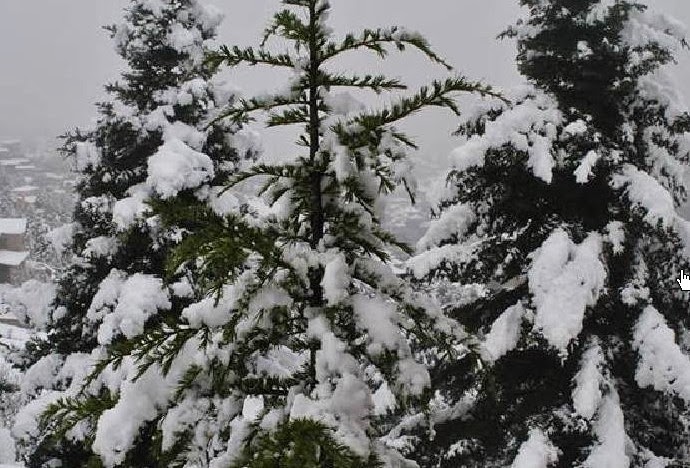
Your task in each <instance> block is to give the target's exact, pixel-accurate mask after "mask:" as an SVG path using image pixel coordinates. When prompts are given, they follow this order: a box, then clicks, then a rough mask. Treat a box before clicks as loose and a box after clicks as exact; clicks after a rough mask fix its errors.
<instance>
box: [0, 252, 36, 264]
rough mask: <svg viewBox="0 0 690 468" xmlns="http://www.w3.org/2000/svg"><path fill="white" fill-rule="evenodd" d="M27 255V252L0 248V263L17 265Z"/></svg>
mask: <svg viewBox="0 0 690 468" xmlns="http://www.w3.org/2000/svg"><path fill="white" fill-rule="evenodd" d="M28 256H29V252H13V251H12V250H0V265H7V266H19V265H21V264H22V262H23V261H24V260H26V258H27V257H28Z"/></svg>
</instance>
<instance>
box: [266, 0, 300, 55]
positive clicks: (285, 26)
mask: <svg viewBox="0 0 690 468" xmlns="http://www.w3.org/2000/svg"><path fill="white" fill-rule="evenodd" d="M293 5H297V6H302V7H308V6H309V5H308V4H306V5H304V4H302V3H300V4H293ZM276 35H277V36H281V37H284V38H285V39H288V40H291V41H296V42H305V40H306V39H305V38H307V37H308V36H309V25H308V24H305V23H304V22H303V21H302V20H301V19H300V17H299V16H297V15H296V14H295V13H294V12H292V11H290V10H281V11H279V12H278V13H276V14H275V15H273V22H272V23H271V25H270V26H269V27H268V28H266V30H265V31H264V37H263V39H262V41H261V47H263V46H265V45H266V42H267V41H268V39H269V38H270V37H271V36H276Z"/></svg>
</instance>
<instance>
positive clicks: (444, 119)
mask: <svg viewBox="0 0 690 468" xmlns="http://www.w3.org/2000/svg"><path fill="white" fill-rule="evenodd" d="M212 3H214V4H215V5H216V6H218V7H220V8H221V9H222V10H223V11H224V12H225V13H226V19H225V22H224V24H223V25H222V27H221V30H220V35H219V42H221V43H228V44H237V45H255V44H256V43H257V40H258V39H259V38H260V34H261V32H262V30H263V28H264V27H265V26H266V24H267V22H268V20H269V18H270V15H271V13H272V12H273V11H274V10H275V7H276V6H277V5H278V4H279V0H216V1H214V2H212ZM648 3H649V5H650V6H651V7H653V8H655V9H658V10H660V11H663V12H666V13H669V14H671V15H673V16H675V17H677V18H678V19H680V20H681V21H683V22H685V23H686V24H690V1H688V0H650V1H648ZM126 4H127V1H126V0H0V138H2V137H15V138H21V139H24V140H32V139H36V138H52V137H54V136H57V135H59V134H61V133H63V132H64V131H66V130H68V129H70V128H74V127H75V126H78V125H83V124H87V123H88V122H89V121H90V119H91V118H92V117H93V116H94V107H93V103H94V102H95V101H97V100H98V99H101V98H103V96H104V94H103V85H104V84H105V83H106V82H108V81H110V80H113V79H114V78H116V77H117V74H118V71H119V70H120V69H121V67H122V62H121V61H120V59H119V58H118V57H117V56H116V54H115V51H114V48H113V46H112V43H111V41H110V39H109V37H108V35H107V33H106V32H105V31H103V30H102V29H101V26H102V25H106V24H111V23H116V22H119V21H120V18H121V13H122V8H123V7H124V6H126ZM332 4H333V7H334V8H333V13H332V15H331V19H332V26H333V27H334V29H335V31H336V33H343V32H347V31H350V30H357V29H360V28H362V27H378V26H387V25H393V24H399V25H404V26H406V27H409V28H410V29H414V30H418V31H420V32H422V33H423V34H424V35H425V36H426V37H427V38H428V39H429V41H430V42H431V44H432V45H433V46H434V47H435V49H436V50H437V51H438V52H440V53H441V55H442V56H444V57H446V58H447V59H448V60H449V61H450V63H452V64H453V65H454V66H455V67H456V68H457V71H458V72H460V73H462V74H464V75H467V76H468V77H470V78H473V79H480V80H484V81H486V82H488V83H490V84H493V85H495V86H498V87H507V86H511V85H514V84H517V83H519V82H520V77H519V76H518V74H517V71H516V69H515V61H514V54H515V50H514V43H513V42H512V41H498V40H496V39H495V38H496V35H497V34H498V33H499V32H500V31H501V30H502V29H503V28H504V27H505V26H506V25H508V24H510V23H512V22H513V21H514V20H515V18H516V17H517V14H518V12H519V8H518V5H517V4H518V1H517V0H427V1H421V0H333V1H332ZM679 62H680V64H679V66H678V67H676V70H675V75H676V78H677V81H678V83H679V85H680V86H681V88H682V89H683V91H684V93H685V94H686V96H690V51H689V52H686V54H685V56H683V57H679ZM353 66H356V67H357V69H358V70H360V69H361V70H366V71H370V72H373V73H380V72H385V73H390V74H391V75H392V76H396V77H400V78H404V79H405V81H406V82H407V83H408V84H410V85H411V86H412V87H413V88H416V87H418V86H419V85H422V84H424V83H425V82H428V81H429V80H430V79H432V78H434V77H443V76H445V74H444V70H443V69H441V68H440V67H438V66H434V65H430V64H429V63H428V62H426V61H425V60H423V59H422V58H421V57H420V56H419V54H415V53H406V54H404V55H403V56H402V57H400V56H396V54H393V55H392V59H391V60H389V61H388V63H386V64H381V63H380V62H379V60H378V59H376V58H372V57H371V56H368V55H367V54H356V55H355V54H353V55H352V56H351V57H346V59H345V60H344V61H343V62H342V63H340V64H339V65H338V67H339V68H343V69H344V70H347V69H348V68H350V67H353ZM230 78H231V79H232V81H234V82H235V83H236V84H237V85H238V86H239V87H240V88H242V89H244V90H245V91H247V92H261V91H268V90H270V89H271V87H273V86H275V85H278V84H280V82H281V79H282V76H281V75H280V74H279V73H276V72H275V71H270V70H265V69H264V70H262V71H261V70H255V69H251V70H240V71H235V72H233V74H232V75H231V76H230ZM456 125H457V122H456V119H454V118H453V117H452V116H450V115H449V114H448V113H447V112H443V111H434V112H426V113H425V114H423V115H420V116H417V117H415V118H413V120H412V121H411V122H410V123H409V124H408V125H407V128H408V130H410V131H411V132H412V133H413V134H414V135H417V136H423V138H421V139H420V140H421V141H420V142H421V143H422V144H423V145H425V147H426V148H427V149H426V151H427V152H429V153H431V154H434V155H435V156H434V158H436V160H435V161H434V164H436V163H438V158H442V157H443V156H445V154H447V152H448V151H449V150H450V149H451V148H452V147H453V141H452V140H451V139H450V138H449V137H448V136H447V135H448V133H449V132H450V131H451V130H453V129H454V128H455V127H456ZM267 139H268V141H269V143H268V144H267V149H268V150H272V151H276V150H277V149H278V148H279V147H280V145H279V144H276V143H275V141H281V137H272V136H268V138H267Z"/></svg>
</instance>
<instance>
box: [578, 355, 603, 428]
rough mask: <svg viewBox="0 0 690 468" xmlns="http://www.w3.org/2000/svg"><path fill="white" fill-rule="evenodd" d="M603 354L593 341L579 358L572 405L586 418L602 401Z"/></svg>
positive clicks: (592, 415) (591, 415)
mask: <svg viewBox="0 0 690 468" xmlns="http://www.w3.org/2000/svg"><path fill="white" fill-rule="evenodd" d="M603 363H604V354H603V352H602V350H601V347H600V346H599V345H598V344H597V343H594V344H592V345H590V346H589V348H587V350H586V351H585V352H584V353H583V355H582V359H581V360H580V370H579V371H578V373H577V374H576V375H575V379H574V380H575V388H573V393H572V397H573V406H574V408H575V412H576V413H577V414H579V415H580V416H582V417H584V418H586V419H592V418H593V417H594V414H595V413H596V411H597V409H598V408H599V405H600V403H601V401H602V397H603V393H602V391H601V387H602V385H603V383H604V381H605V379H604V376H603V375H602V373H601V368H602V366H603Z"/></svg>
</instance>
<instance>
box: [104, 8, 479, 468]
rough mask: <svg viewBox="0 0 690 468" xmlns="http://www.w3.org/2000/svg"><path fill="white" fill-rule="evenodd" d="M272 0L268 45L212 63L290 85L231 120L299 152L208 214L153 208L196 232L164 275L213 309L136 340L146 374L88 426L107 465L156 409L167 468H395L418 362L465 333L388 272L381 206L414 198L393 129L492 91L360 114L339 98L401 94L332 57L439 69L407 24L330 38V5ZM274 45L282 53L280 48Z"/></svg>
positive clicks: (466, 86)
mask: <svg viewBox="0 0 690 468" xmlns="http://www.w3.org/2000/svg"><path fill="white" fill-rule="evenodd" d="M282 3H283V5H284V6H283V8H281V9H280V10H279V11H278V12H277V13H276V14H275V16H274V18H273V23H272V25H271V26H270V27H269V29H268V31H267V33H266V38H265V41H264V43H263V44H262V45H261V47H260V48H258V49H254V48H247V49H242V48H239V47H233V48H230V47H225V48H222V49H221V51H219V53H218V54H216V55H215V56H212V57H211V62H212V63H215V64H217V65H218V66H220V65H222V64H223V63H226V64H229V65H230V66H236V65H239V64H243V63H244V64H249V65H267V66H272V67H280V68H284V69H287V70H291V71H292V72H293V76H292V78H291V79H290V82H289V83H288V85H287V86H286V87H285V90H283V91H279V92H277V93H275V94H271V95H267V96H262V97H254V98H251V99H246V100H241V101H238V102H237V103H236V104H235V105H232V106H229V107H228V108H227V109H226V112H225V114H224V118H225V120H227V121H228V122H231V123H232V124H233V125H241V124H244V123H246V122H249V121H250V120H253V119H254V118H255V117H256V118H259V116H262V117H263V118H265V119H266V122H267V125H268V126H269V127H273V126H289V125H296V126H299V127H301V128H302V129H303V131H302V132H301V133H299V136H298V138H297V142H298V145H297V146H296V147H295V148H294V151H295V153H294V154H293V153H292V152H290V153H287V154H284V155H282V156H283V157H284V159H283V162H281V163H257V164H254V165H252V166H251V167H250V168H248V169H247V170H245V171H242V172H241V173H240V174H238V175H237V176H236V177H235V178H234V179H233V180H232V182H231V183H230V184H228V186H227V189H226V190H225V191H224V192H223V193H222V194H219V196H218V198H213V199H209V200H208V202H207V203H206V206H205V207H204V206H202V205H200V204H198V203H192V204H184V203H181V204H177V205H175V204H161V205H159V208H160V213H161V215H162V218H163V219H164V220H167V222H169V223H171V224H172V225H184V224H187V223H191V224H193V225H197V226H198V228H199V229H198V230H195V231H194V232H190V233H189V234H188V235H184V236H183V238H182V241H181V243H180V245H179V246H178V247H177V248H175V249H174V252H173V254H172V257H171V267H172V268H173V269H174V270H180V269H182V270H184V269H186V268H192V269H194V270H195V271H196V272H197V275H196V276H195V279H194V284H195V285H196V286H199V287H201V288H203V290H205V292H206V293H207V296H206V297H203V298H201V299H200V300H198V301H197V302H195V303H194V304H191V305H190V306H189V307H187V308H186V309H185V310H184V311H183V312H182V314H181V319H182V320H181V321H180V322H179V323H175V324H162V325H161V326H160V327H159V328H158V329H152V330H151V331H150V332H148V333H146V334H145V335H144V336H142V337H141V338H138V339H134V340H130V342H129V344H128V350H127V352H128V353H129V354H128V356H135V357H136V359H137V360H138V365H139V368H140V373H141V375H140V378H138V379H137V380H136V381H134V382H132V383H131V386H130V387H129V388H128V389H126V390H123V392H122V393H121V397H120V399H119V401H118V402H117V403H116V404H115V405H114V406H113V407H112V408H111V409H108V410H107V411H106V412H105V413H104V414H103V416H102V417H101V419H100V420H99V421H98V424H97V428H96V437H95V443H94V448H95V449H96V450H97V451H98V453H99V454H100V455H101V456H102V457H103V460H104V461H105V464H106V466H115V465H118V464H120V463H122V462H123V460H124V459H123V453H124V450H127V449H128V448H129V447H130V446H131V444H132V441H133V437H131V434H133V433H137V431H140V430H141V427H142V426H143V425H144V422H145V421H146V420H147V419H146V416H142V417H138V416H137V417H132V413H133V412H135V413H137V414H142V415H154V414H156V413H157V412H158V411H160V410H161V408H167V409H165V410H164V411H163V415H162V417H161V419H160V422H159V424H158V429H159V430H160V435H161V441H162V442H161V447H162V450H163V451H164V457H165V459H167V460H170V464H171V466H187V467H191V466H203V467H207V466H212V467H234V466H251V467H260V466H264V467H269V466H270V467H274V466H294V467H298V466H299V467H304V468H307V467H314V468H316V467H323V466H332V467H360V466H375V465H378V464H379V463H383V464H385V465H387V466H404V462H403V461H402V460H403V457H404V455H403V454H404V452H405V451H406V449H407V445H408V443H409V442H411V440H408V439H407V438H405V431H407V429H408V428H409V427H413V426H415V425H416V424H418V423H419V422H420V421H422V422H423V421H424V413H423V410H424V408H425V405H424V402H425V401H427V400H428V398H429V396H430V392H429V375H428V372H427V370H426V368H425V366H424V364H423V363H422V362H420V356H419V355H416V353H415V350H414V349H415V347H416V346H422V347H429V348H444V349H445V348H450V347H451V345H452V344H453V343H454V342H456V341H457V339H458V335H459V334H460V332H459V331H458V329H457V328H456V327H454V326H453V324H452V323H449V322H448V321H447V320H446V319H445V318H444V317H443V316H442V314H440V310H439V309H438V308H434V307H433V304H429V303H428V301H427V300H425V299H424V297H423V296H419V295H417V294H415V293H414V292H413V291H412V290H411V288H410V287H409V285H408V284H406V283H405V282H404V281H402V280H401V279H400V278H398V277H397V276H396V275H395V274H394V272H393V271H392V269H391V267H390V265H389V264H388V262H387V261H388V259H389V256H390V252H391V251H395V250H396V249H400V248H402V246H401V245H399V243H398V242H397V241H396V240H395V239H394V237H393V236H392V235H391V234H389V233H387V232H385V231H384V230H383V229H382V228H381V226H380V223H379V215H380V209H381V206H380V203H379V201H380V195H381V194H382V193H385V192H387V191H390V190H393V189H394V188H395V187H398V186H401V185H403V184H405V185H407V186H408V188H409V190H410V191H412V189H413V187H412V185H411V183H410V179H409V178H408V174H409V162H408V161H407V160H406V150H407V149H408V148H409V147H413V146H414V144H413V143H412V141H410V139H409V138H408V137H406V136H405V135H404V134H403V133H402V132H400V131H399V130H397V129H396V128H395V126H394V124H395V123H396V122H398V121H400V120H401V119H403V118H404V117H407V116H409V115H411V114H413V113H415V112H417V111H419V110H421V109H423V108H425V107H429V106H438V107H444V108H448V109H451V110H452V111H454V112H457V108H456V105H455V103H454V101H453V99H454V95H455V94H457V93H459V92H473V91H478V92H483V93H488V92H490V89H488V88H486V87H483V86H481V85H479V84H476V83H470V82H468V81H466V80H465V79H463V78H450V79H448V80H446V81H443V82H435V83H433V84H432V85H431V86H430V87H428V88H424V89H422V90H420V91H419V92H418V93H416V94H414V95H412V96H410V97H404V98H401V99H400V100H399V101H398V102H397V103H396V104H395V105H393V106H392V107H390V108H387V109H385V110H381V111H372V112H363V111H362V106H361V105H360V104H358V103H357V102H356V101H354V100H353V98H352V97H351V96H350V95H349V94H347V93H336V92H334V91H335V89H338V88H356V89H358V90H373V91H375V92H382V91H391V90H398V89H404V86H403V84H402V83H400V82H399V81H398V80H395V79H390V78H387V77H385V76H370V75H364V76H353V75H346V74H339V73H335V72H331V71H329V70H330V65H331V63H332V62H333V60H334V59H335V58H337V57H339V56H341V55H342V54H345V53H348V52H352V51H356V50H360V49H365V50H369V51H373V52H375V53H376V54H378V55H379V56H380V57H381V58H383V57H385V56H386V55H387V52H388V50H389V48H390V47H392V48H397V49H400V50H403V49H405V48H407V47H410V48H414V49H417V50H419V51H421V52H422V53H423V54H424V55H425V56H427V57H428V58H430V59H431V60H432V61H434V62H437V63H440V64H442V65H445V64H444V62H443V61H442V60H441V59H440V58H439V57H438V56H437V55H436V54H435V53H434V52H433V51H432V50H431V49H430V48H429V46H428V44H427V42H426V41H425V40H424V39H423V38H422V37H421V36H419V35H418V34H415V33H410V32H408V31H405V30H404V29H402V28H398V27H393V28H390V29H375V30H366V31H363V32H362V33H360V34H348V35H347V36H345V38H344V39H342V40H336V39H334V38H333V37H332V35H331V32H330V29H329V28H328V26H327V24H326V19H327V16H328V13H329V12H330V10H331V7H330V4H329V2H327V1H324V0H284V1H283V2H282ZM276 39H277V41H278V43H280V44H284V43H285V42H286V43H287V44H289V45H290V47H289V49H288V50H287V51H286V52H284V53H274V52H272V51H271V50H270V49H269V46H270V45H272V41H273V40H276ZM300 148H301V149H300ZM291 151H292V150H291ZM255 179H258V180H259V181H262V182H263V188H262V190H261V194H260V196H261V197H263V198H261V199H258V198H254V199H252V198H251V197H249V198H247V197H243V196H242V193H241V191H240V187H241V186H243V185H244V186H246V185H249V186H251V183H252V182H253V181H254V180H255ZM257 195H259V194H257ZM259 200H261V202H260V201H259ZM451 351H452V350H451ZM110 359H111V360H115V361H117V359H118V355H117V353H115V354H113V355H111V356H110ZM142 395H146V398H142ZM123 428H124V429H123ZM121 434H125V435H126V437H123V436H122V435H121ZM387 442H388V443H387Z"/></svg>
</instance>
